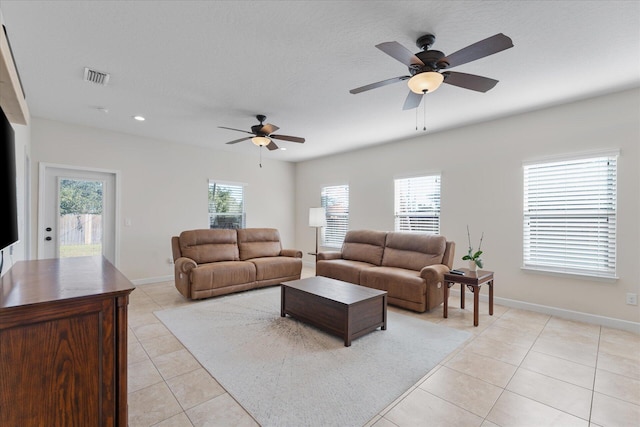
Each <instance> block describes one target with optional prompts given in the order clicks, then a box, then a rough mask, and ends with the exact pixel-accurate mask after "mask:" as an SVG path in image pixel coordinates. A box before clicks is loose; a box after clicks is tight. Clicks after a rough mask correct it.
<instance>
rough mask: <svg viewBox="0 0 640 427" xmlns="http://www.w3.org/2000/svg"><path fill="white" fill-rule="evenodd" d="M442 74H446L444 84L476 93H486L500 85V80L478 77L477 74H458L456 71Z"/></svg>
mask: <svg viewBox="0 0 640 427" xmlns="http://www.w3.org/2000/svg"><path fill="white" fill-rule="evenodd" d="M442 74H444V83H447V84H450V85H453V86H458V87H462V88H465V89H471V90H475V91H476V92H486V91H488V90H490V89H493V87H494V86H495V85H496V84H498V80H494V79H490V78H488V77H482V76H477V75H475V74H467V73H458V72H455V71H446V72H444V73H442Z"/></svg>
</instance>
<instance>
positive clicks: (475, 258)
mask: <svg viewBox="0 0 640 427" xmlns="http://www.w3.org/2000/svg"><path fill="white" fill-rule="evenodd" d="M467 237H468V239H469V252H468V253H467V254H466V255H465V256H463V257H462V259H463V260H465V261H472V262H474V263H475V264H476V265H477V266H478V267H480V268H482V259H480V255H482V249H481V248H482V239H483V238H484V231H483V232H482V236H480V244H479V245H478V250H477V251H476V252H473V247H472V246H471V233H469V225H467Z"/></svg>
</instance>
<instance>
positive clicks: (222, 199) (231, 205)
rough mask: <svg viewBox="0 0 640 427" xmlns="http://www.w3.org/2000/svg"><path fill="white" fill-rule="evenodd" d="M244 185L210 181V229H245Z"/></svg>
mask: <svg viewBox="0 0 640 427" xmlns="http://www.w3.org/2000/svg"><path fill="white" fill-rule="evenodd" d="M245 220H246V219H245V213H244V184H233V183H224V182H219V181H209V228H245Z"/></svg>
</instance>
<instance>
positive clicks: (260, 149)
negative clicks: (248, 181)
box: [260, 145, 262, 168]
mask: <svg viewBox="0 0 640 427" xmlns="http://www.w3.org/2000/svg"><path fill="white" fill-rule="evenodd" d="M260 167H261V168H262V145H261V146H260Z"/></svg>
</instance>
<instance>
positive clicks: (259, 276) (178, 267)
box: [171, 228, 302, 299]
mask: <svg viewBox="0 0 640 427" xmlns="http://www.w3.org/2000/svg"><path fill="white" fill-rule="evenodd" d="M171 248H172V251H173V261H174V264H175V266H174V271H175V284H176V288H177V289H178V291H180V293H181V294H182V295H184V296H185V297H187V298H191V299H201V298H208V297H213V296H217V295H224V294H229V293H232V292H239V291H244V290H247V289H254V288H261V287H264V286H271V285H276V284H279V283H281V282H285V281H288V280H297V279H299V278H300V273H301V272H302V252H301V251H298V250H295V249H282V245H281V243H280V233H279V232H278V230H276V229H274V228H245V229H238V230H226V229H225V230H223V229H212V230H209V229H202V230H188V231H183V232H182V233H180V236H173V237H172V238H171Z"/></svg>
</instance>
